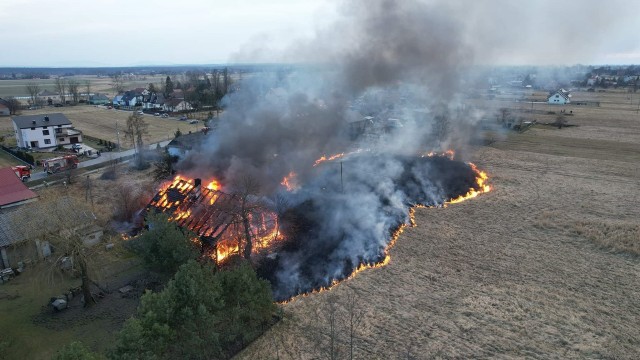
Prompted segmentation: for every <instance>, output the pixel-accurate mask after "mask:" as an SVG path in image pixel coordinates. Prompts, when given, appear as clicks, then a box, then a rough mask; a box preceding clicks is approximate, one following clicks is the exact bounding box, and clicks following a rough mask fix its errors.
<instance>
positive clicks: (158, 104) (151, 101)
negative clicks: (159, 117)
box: [142, 93, 166, 110]
mask: <svg viewBox="0 0 640 360" xmlns="http://www.w3.org/2000/svg"><path fill="white" fill-rule="evenodd" d="M165 101H166V100H165V98H164V95H163V94H162V93H153V94H151V95H149V97H148V99H147V100H146V101H145V102H144V103H143V104H142V107H143V108H144V109H158V110H161V109H162V108H163V106H164V102H165Z"/></svg>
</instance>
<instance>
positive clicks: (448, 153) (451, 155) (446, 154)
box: [421, 150, 456, 160]
mask: <svg viewBox="0 0 640 360" xmlns="http://www.w3.org/2000/svg"><path fill="white" fill-rule="evenodd" d="M421 156H422V157H434V156H444V157H447V158H449V160H453V158H455V157H456V152H455V150H447V151H444V152H435V151H429V152H428V153H424V154H422V155H421Z"/></svg>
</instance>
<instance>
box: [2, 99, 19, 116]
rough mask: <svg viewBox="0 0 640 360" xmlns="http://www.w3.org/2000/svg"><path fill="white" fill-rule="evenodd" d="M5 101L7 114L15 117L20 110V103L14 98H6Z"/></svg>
mask: <svg viewBox="0 0 640 360" xmlns="http://www.w3.org/2000/svg"><path fill="white" fill-rule="evenodd" d="M4 100H5V104H6V105H7V107H8V108H9V114H11V115H16V114H17V113H18V111H19V110H20V101H19V100H18V99H16V98H14V97H8V98H6V99H4Z"/></svg>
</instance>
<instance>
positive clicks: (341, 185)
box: [340, 161, 344, 194]
mask: <svg viewBox="0 0 640 360" xmlns="http://www.w3.org/2000/svg"><path fill="white" fill-rule="evenodd" d="M340 191H341V192H342V193H343V194H344V182H343V181H342V161H340Z"/></svg>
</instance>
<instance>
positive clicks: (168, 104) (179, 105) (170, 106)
mask: <svg viewBox="0 0 640 360" xmlns="http://www.w3.org/2000/svg"><path fill="white" fill-rule="evenodd" d="M162 110H164V111H167V112H180V111H189V110H193V107H192V106H191V103H189V102H188V101H184V100H183V99H171V100H167V101H165V102H164V105H163V106H162Z"/></svg>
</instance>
